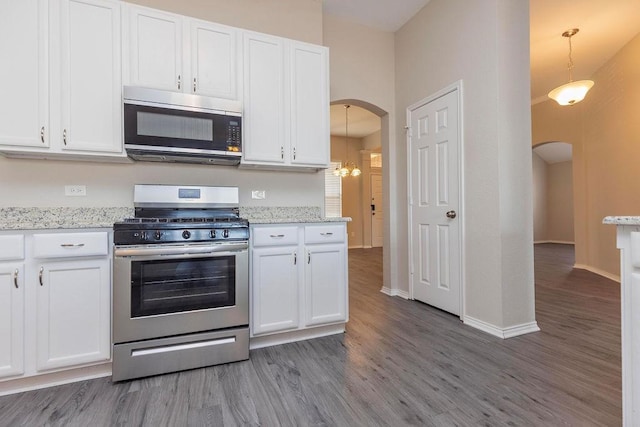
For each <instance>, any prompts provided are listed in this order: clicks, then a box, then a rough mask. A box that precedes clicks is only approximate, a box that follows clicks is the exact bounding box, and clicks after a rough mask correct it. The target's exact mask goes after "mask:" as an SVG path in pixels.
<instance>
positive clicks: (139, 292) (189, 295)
mask: <svg viewBox="0 0 640 427" xmlns="http://www.w3.org/2000/svg"><path fill="white" fill-rule="evenodd" d="M247 246H248V245H247V243H246V242H225V243H212V244H189V245H170V244H167V245H149V246H133V247H131V246H129V247H126V246H121V247H115V248H114V258H113V259H114V261H113V339H114V342H115V343H124V342H130V341H136V340H144V339H151V338H158V337H168V336H173V335H180V334H188V333H193V332H200V331H210V330H215V329H224V328H230V327H237V326H243V325H248V323H249V302H248V301H249V296H248V294H249V289H248V288H249V280H248V275H249V272H248V270H249V265H248V252H247Z"/></svg>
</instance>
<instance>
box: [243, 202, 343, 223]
mask: <svg viewBox="0 0 640 427" xmlns="http://www.w3.org/2000/svg"><path fill="white" fill-rule="evenodd" d="M240 216H241V217H242V218H246V219H248V220H249V223H250V224H287V223H300V222H349V221H351V218H349V217H339V218H333V217H332V218H328V217H325V216H323V215H322V211H321V210H320V208H319V207H316V206H313V207H309V206H304V207H300V206H297V207H241V208H240Z"/></svg>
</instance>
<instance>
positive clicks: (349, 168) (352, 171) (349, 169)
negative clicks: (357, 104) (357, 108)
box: [333, 105, 362, 178]
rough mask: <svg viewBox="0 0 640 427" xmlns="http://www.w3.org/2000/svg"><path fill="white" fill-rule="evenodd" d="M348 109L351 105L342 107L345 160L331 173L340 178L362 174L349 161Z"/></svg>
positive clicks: (356, 166)
mask: <svg viewBox="0 0 640 427" xmlns="http://www.w3.org/2000/svg"><path fill="white" fill-rule="evenodd" d="M349 108H351V105H345V106H344V128H345V129H344V147H345V150H346V153H347V155H346V157H347V160H346V162H345V163H344V165H342V167H340V168H336V169H335V170H334V171H333V174H334V175H335V176H340V177H342V178H344V177H346V176H359V175H360V174H361V173H362V171H361V170H360V168H359V167H358V165H356V164H355V163H353V162H350V161H349Z"/></svg>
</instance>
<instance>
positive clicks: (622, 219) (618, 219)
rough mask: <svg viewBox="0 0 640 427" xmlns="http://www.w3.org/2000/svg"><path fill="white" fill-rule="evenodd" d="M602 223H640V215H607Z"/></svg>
mask: <svg viewBox="0 0 640 427" xmlns="http://www.w3.org/2000/svg"><path fill="white" fill-rule="evenodd" d="M602 223H603V224H612V225H640V216H607V217H605V218H604V219H603V220H602Z"/></svg>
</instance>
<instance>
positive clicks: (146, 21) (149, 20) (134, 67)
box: [125, 5, 185, 91]
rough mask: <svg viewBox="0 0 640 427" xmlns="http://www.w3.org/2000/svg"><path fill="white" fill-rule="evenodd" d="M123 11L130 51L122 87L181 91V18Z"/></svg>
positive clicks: (154, 12)
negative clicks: (126, 73)
mask: <svg viewBox="0 0 640 427" xmlns="http://www.w3.org/2000/svg"><path fill="white" fill-rule="evenodd" d="M126 7H127V9H128V12H127V14H126V15H127V18H128V28H129V34H128V45H129V49H130V50H129V58H128V59H129V81H128V82H125V83H126V84H129V85H131V86H145V87H153V88H156V89H166V90H173V91H182V90H183V87H184V85H185V81H184V80H185V77H184V75H183V70H182V56H183V49H182V16H180V15H174V14H172V13H167V12H161V11H159V10H155V9H149V8H146V7H140V6H133V5H126ZM126 42H127V40H126V39H125V43H126ZM125 80H126V78H125Z"/></svg>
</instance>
